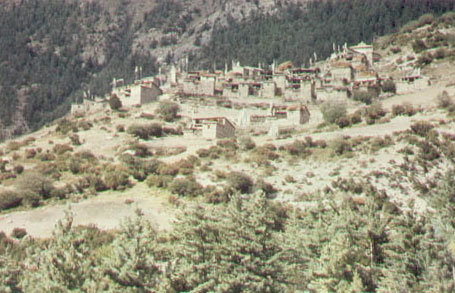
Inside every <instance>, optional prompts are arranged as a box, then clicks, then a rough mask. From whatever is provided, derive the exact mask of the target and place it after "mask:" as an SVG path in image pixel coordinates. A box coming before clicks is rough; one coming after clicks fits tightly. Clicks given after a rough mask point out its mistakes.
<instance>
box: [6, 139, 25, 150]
mask: <svg viewBox="0 0 455 293" xmlns="http://www.w3.org/2000/svg"><path fill="white" fill-rule="evenodd" d="M23 146H24V144H23V143H21V142H18V141H14V140H13V141H10V142H9V143H8V145H7V147H6V148H7V149H8V150H10V151H17V150H19V149H20V148H21V147H23Z"/></svg>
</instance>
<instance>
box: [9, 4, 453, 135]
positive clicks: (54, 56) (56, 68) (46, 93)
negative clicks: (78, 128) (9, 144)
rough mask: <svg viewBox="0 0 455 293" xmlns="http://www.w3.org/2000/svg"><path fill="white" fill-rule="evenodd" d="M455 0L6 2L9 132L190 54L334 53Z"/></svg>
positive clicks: (250, 60) (194, 59)
mask: <svg viewBox="0 0 455 293" xmlns="http://www.w3.org/2000/svg"><path fill="white" fill-rule="evenodd" d="M454 7H455V4H454V3H453V1H449V0H444V1H436V2H431V1H430V2H429V1H423V0H413V1H402V0H383V1H372V0H371V1H332V0H331V1H324V2H322V1H315V2H314V3H311V2H310V4H308V1H307V0H282V1H244V0H231V1H226V0H224V1H214V0H213V1H209V0H197V1H188V0H182V1H177V0H171V1H167V0H166V1H165V0H151V1H132V0H103V1H89V0H66V1H61V0H21V1H12V0H11V1H9V0H6V1H2V3H1V4H0V139H2V138H5V137H9V136H12V135H17V134H20V133H23V132H26V131H28V130H29V129H37V128H39V127H40V126H42V125H43V124H45V123H46V122H49V121H51V120H53V119H55V118H57V117H60V116H62V115H64V114H65V113H66V112H67V111H68V110H69V105H70V103H71V101H73V100H74V99H76V98H80V97H82V91H83V90H88V89H90V90H91V92H92V93H93V94H96V95H102V94H104V93H106V92H107V91H108V90H109V83H110V81H111V80H112V78H114V77H116V78H125V79H126V81H127V82H130V81H131V80H132V78H133V76H134V74H133V73H134V68H135V66H138V65H140V66H142V67H143V73H144V75H150V74H154V73H156V72H157V69H158V63H166V62H173V61H175V60H178V59H180V58H182V57H185V56H189V57H190V60H191V64H192V66H193V67H194V68H207V67H208V66H213V65H214V64H217V65H218V66H224V64H225V62H228V61H230V60H231V59H232V58H235V59H239V60H240V61H242V62H243V63H245V64H257V63H258V62H267V63H270V62H271V61H272V59H277V60H278V61H282V60H287V59H291V60H293V61H294V62H297V63H303V62H307V60H308V58H309V57H310V56H313V53H314V52H317V54H318V56H319V57H320V58H323V57H326V56H327V54H328V53H329V52H330V50H331V48H332V44H333V42H336V43H338V44H342V43H344V42H348V43H355V42H358V41H359V40H366V41H371V40H372V39H373V37H374V36H375V35H381V34H384V33H387V32H390V31H393V30H395V29H397V28H398V27H399V26H400V25H402V24H404V23H405V22H407V21H409V20H411V19H414V18H416V17H418V16H420V15H422V14H424V13H428V12H432V13H435V14H440V13H442V12H444V11H447V10H453V9H454Z"/></svg>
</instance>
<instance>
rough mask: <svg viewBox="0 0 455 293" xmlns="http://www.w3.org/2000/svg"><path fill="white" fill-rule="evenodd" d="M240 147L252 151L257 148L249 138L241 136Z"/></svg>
mask: <svg viewBox="0 0 455 293" xmlns="http://www.w3.org/2000/svg"><path fill="white" fill-rule="evenodd" d="M239 145H240V148H241V149H242V150H251V149H254V148H255V147H256V144H255V143H254V141H253V140H252V139H251V137H249V136H241V137H240V138H239Z"/></svg>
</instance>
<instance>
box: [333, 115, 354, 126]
mask: <svg viewBox="0 0 455 293" xmlns="http://www.w3.org/2000/svg"><path fill="white" fill-rule="evenodd" d="M335 124H336V125H338V127H340V128H345V127H348V126H351V120H350V119H349V117H346V116H343V117H340V118H338V119H337V120H336V121H335Z"/></svg>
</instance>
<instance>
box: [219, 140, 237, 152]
mask: <svg viewBox="0 0 455 293" xmlns="http://www.w3.org/2000/svg"><path fill="white" fill-rule="evenodd" d="M216 145H217V146H218V147H220V148H223V149H226V150H232V151H235V150H237V149H238V148H239V147H238V145H237V141H236V140H235V139H221V140H218V141H217V142H216Z"/></svg>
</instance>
